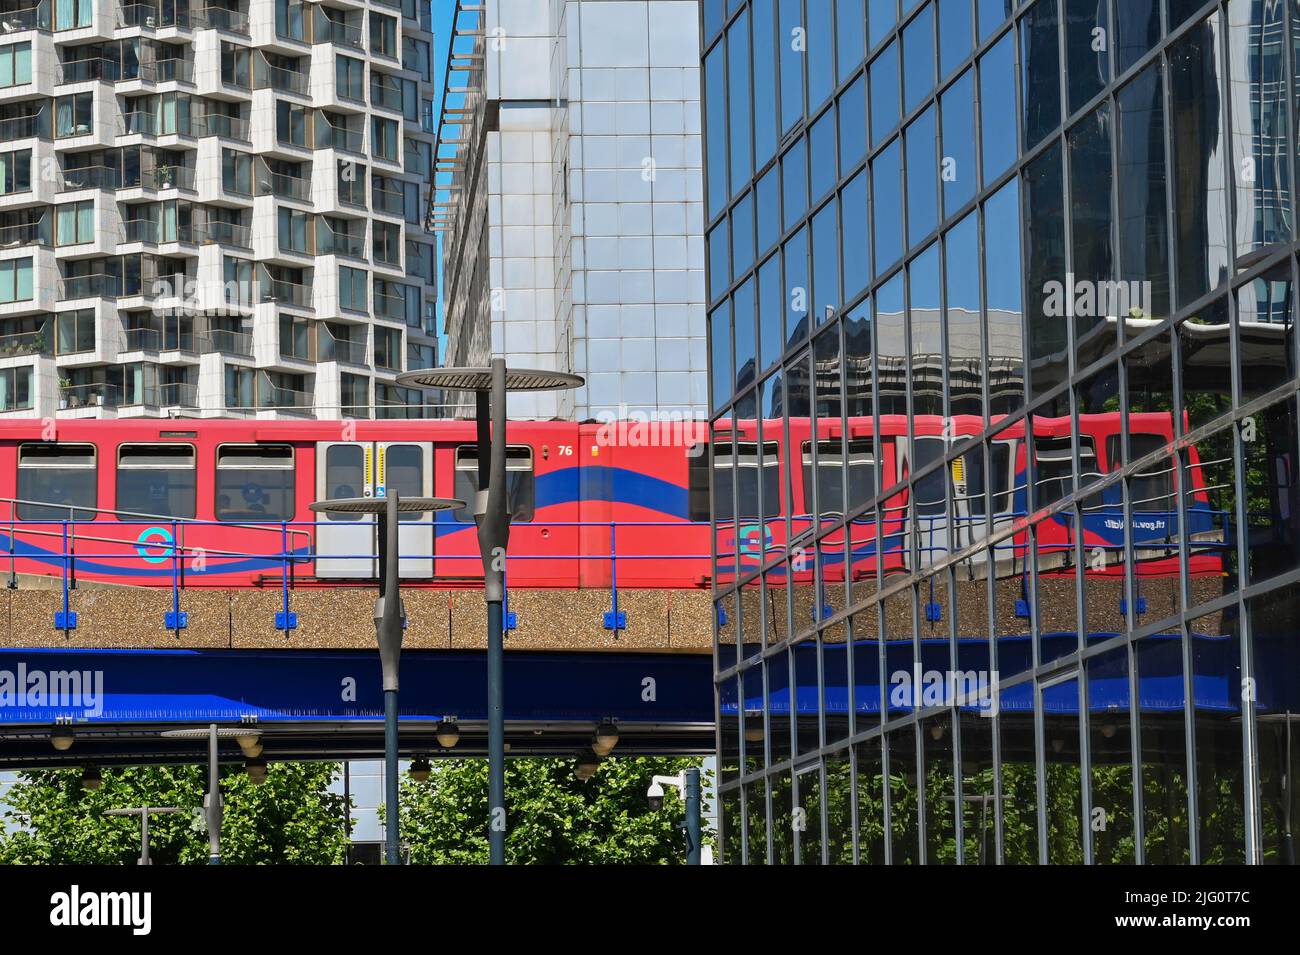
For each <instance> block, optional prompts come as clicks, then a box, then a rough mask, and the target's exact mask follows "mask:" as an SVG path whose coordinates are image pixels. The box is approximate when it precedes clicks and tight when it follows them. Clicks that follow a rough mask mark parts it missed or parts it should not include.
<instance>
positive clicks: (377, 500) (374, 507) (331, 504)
mask: <svg viewBox="0 0 1300 955" xmlns="http://www.w3.org/2000/svg"><path fill="white" fill-rule="evenodd" d="M464 506H465V502H464V501H457V500H455V499H453V498H446V497H399V498H398V501H397V510H398V512H399V513H402V514H418V513H420V512H422V511H449V510H454V509H456V508H462V507H464ZM311 509H312V510H313V511H316V512H317V513H319V512H321V511H329V512H331V513H334V514H386V513H388V498H386V497H340V498H336V499H334V500H332V501H316V502H315V503H313V504H312V505H311Z"/></svg>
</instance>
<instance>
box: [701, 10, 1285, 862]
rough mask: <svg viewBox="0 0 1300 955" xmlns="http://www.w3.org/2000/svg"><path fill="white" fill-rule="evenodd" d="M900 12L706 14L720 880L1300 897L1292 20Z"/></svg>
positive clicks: (1275, 13)
mask: <svg viewBox="0 0 1300 955" xmlns="http://www.w3.org/2000/svg"><path fill="white" fill-rule="evenodd" d="M892 6H894V5H893V4H890V3H869V4H868V3H864V2H861V0H841V2H835V3H826V4H820V3H819V4H812V3H809V4H806V5H805V6H804V8H803V10H802V11H801V12H800V13H796V12H795V11H798V10H799V9H800V5H799V4H797V3H796V4H784V3H778V2H775V0H746V2H743V3H735V4H723V3H721V2H705V3H704V4H703V12H702V17H703V18H702V25H703V37H704V40H703V43H704V45H703V53H702V64H703V77H704V99H705V107H704V112H705V121H704V129H705V147H706V156H707V164H706V185H705V197H706V203H705V204H706V225H705V230H706V235H707V259H708V282H707V285H708V298H709V330H710V354H711V379H710V380H711V389H710V390H711V407H712V419H713V424H712V426H711V427H712V430H711V440H712V442H713V444H714V450H713V454H712V455H711V456H709V457H708V458H701V463H700V469H701V471H704V470H707V469H708V468H709V463H710V462H711V465H712V468H711V470H712V494H713V520H714V522H715V525H716V528H715V554H716V574H715V577H714V580H713V585H714V590H715V596H716V600H717V641H718V643H717V654H718V656H717V660H718V663H717V671H716V681H717V688H718V699H719V709H718V719H719V754H720V758H719V782H720V790H719V792H720V802H721V809H722V833H723V856H724V858H725V859H727V860H728V861H733V862H740V861H750V862H762V861H772V862H793V861H799V862H803V863H816V862H850V861H857V862H894V863H899V862H921V861H927V862H932V863H952V862H964V863H985V862H987V863H993V862H1049V863H1050V862H1063V863H1064V862H1093V863H1132V862H1138V863H1166V862H1270V863H1276V862H1287V861H1294V849H1293V846H1292V842H1291V839H1290V836H1289V835H1288V832H1289V825H1288V823H1287V820H1288V819H1291V818H1295V817H1296V815H1297V813H1300V795H1298V794H1297V791H1296V788H1295V787H1294V786H1293V785H1292V783H1291V781H1290V780H1291V779H1292V773H1291V771H1290V770H1289V769H1288V767H1289V766H1292V765H1295V764H1298V763H1297V761H1300V732H1297V730H1300V726H1293V725H1292V723H1291V721H1292V719H1293V718H1294V717H1292V716H1291V715H1290V714H1292V713H1295V712H1297V711H1300V684H1297V683H1296V681H1295V680H1294V679H1293V678H1292V675H1293V674H1294V673H1295V672H1296V669H1297V666H1300V415H1298V414H1297V391H1298V390H1300V386H1298V384H1297V366H1298V357H1300V352H1298V348H1300V343H1298V342H1297V338H1296V334H1295V308H1296V302H1295V295H1294V287H1295V282H1296V281H1297V275H1296V269H1297V258H1296V255H1297V251H1298V250H1300V244H1297V241H1296V235H1295V229H1294V205H1295V202H1296V200H1297V197H1296V190H1295V188H1294V184H1293V182H1292V179H1291V173H1290V170H1292V169H1293V168H1294V159H1293V157H1291V156H1290V154H1289V150H1290V149H1291V146H1290V143H1291V141H1292V135H1291V131H1290V129H1289V123H1290V122H1291V120H1290V119H1289V116H1290V114H1291V113H1292V112H1293V110H1292V109H1291V108H1290V105H1289V103H1288V97H1291V98H1294V97H1295V96H1296V95H1297V92H1298V90H1297V88H1296V86H1295V84H1294V82H1291V81H1288V80H1287V78H1286V70H1285V57H1286V51H1287V49H1288V47H1290V48H1296V44H1297V43H1300V22H1291V23H1290V24H1288V16H1287V10H1286V7H1287V5H1286V4H1281V3H1276V2H1269V0H1224V2H1222V3H1220V4H1218V5H1213V4H1211V9H1210V11H1209V13H1208V14H1207V15H1205V16H1203V17H1201V18H1200V19H1199V20H1198V21H1197V22H1188V20H1189V16H1190V14H1191V13H1193V12H1195V11H1194V9H1193V8H1195V7H1197V6H1198V5H1197V4H1187V3H1162V2H1161V0H1122V2H1120V0H1116V2H1108V0H1087V2H1081V3H1075V2H1072V0H1066V2H1063V3H1057V2H1054V0H1036V2H1031V3H1026V4H1020V5H1016V4H1012V3H1009V2H1008V3H1005V4H999V3H980V4H976V5H973V6H974V10H972V9H970V8H969V7H968V5H966V4H947V3H939V2H937V0H928V2H917V3H908V4H899V5H898V6H901V7H909V8H910V10H908V11H907V12H904V13H902V14H901V15H895V14H894V13H892V12H891V13H882V11H886V10H888V9H889V8H891V7H892ZM1016 6H1018V7H1019V10H1018V12H1016V13H1015V15H1014V16H1013V11H1012V10H1011V9H1010V8H1012V7H1016ZM1199 6H1204V5H1199ZM1166 8H1167V9H1166ZM1293 21H1294V18H1293ZM793 27H801V28H803V29H804V31H805V33H806V36H807V48H808V51H809V52H808V55H807V56H804V55H802V54H801V53H799V52H797V51H788V50H786V49H785V46H784V44H781V43H779V42H777V40H778V38H779V37H781V36H784V35H786V34H787V33H788V31H789V30H790V29H792V28H793ZM1098 30H1101V31H1103V32H1104V34H1105V35H1106V36H1107V37H1108V39H1109V40H1111V41H1112V42H1109V43H1106V44H1100V45H1099V46H1101V47H1102V49H1100V50H1098V49H1095V48H1094V47H1095V46H1098V44H1094V42H1093V39H1094V37H1095V35H1096V31H1098ZM774 50H775V51H776V52H775V54H774V53H773V51H774ZM936 143H937V146H938V148H937V150H936V149H935V148H934V147H935V145H936ZM936 155H937V157H938V159H939V162H937V163H936ZM1243 171H1245V172H1246V173H1248V174H1243ZM1116 283H1126V285H1125V288H1131V289H1138V290H1140V291H1141V295H1140V297H1139V298H1137V299H1135V300H1125V299H1123V298H1116V297H1115V296H1114V294H1113V293H1114V292H1115V290H1116ZM1061 287H1065V288H1068V289H1070V290H1072V291H1074V290H1077V291H1078V292H1079V293H1080V295H1082V296H1083V297H1082V298H1080V299H1077V300H1076V299H1073V298H1072V299H1071V302H1072V304H1071V306H1070V307H1069V308H1068V309H1066V310H1064V311H1062V310H1061V309H1060V308H1059V307H1058V306H1059V301H1058V302H1055V303H1054V302H1052V301H1051V300H1049V297H1048V295H1049V290H1050V289H1052V288H1058V289H1059V288H1061ZM1078 302H1084V303H1088V302H1091V303H1094V305H1093V307H1082V308H1080V307H1076V305H1077V304H1078ZM1116 302H1120V303H1122V304H1115V303H1116ZM1095 303H1102V304H1095ZM1243 681H1248V682H1246V683H1245V684H1244V685H1247V686H1251V687H1253V688H1254V693H1253V695H1252V694H1249V693H1248V694H1244V695H1243V694H1242V692H1241V687H1242V686H1243ZM849 807H852V809H853V811H849Z"/></svg>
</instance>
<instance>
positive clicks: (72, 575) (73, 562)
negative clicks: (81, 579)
mask: <svg viewBox="0 0 1300 955" xmlns="http://www.w3.org/2000/svg"><path fill="white" fill-rule="evenodd" d="M63 531H64V536H65V538H66V544H67V554H68V586H69V587H70V588H72V589H73V590H76V589H77V520H76V512H75V511H73V509H72V508H68V521H67V523H65V524H64V525H63Z"/></svg>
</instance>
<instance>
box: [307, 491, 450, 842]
mask: <svg viewBox="0 0 1300 955" xmlns="http://www.w3.org/2000/svg"><path fill="white" fill-rule="evenodd" d="M464 506H465V503H464V502H463V501H455V500H450V499H448V498H442V497H402V496H401V495H400V494H398V493H397V492H396V491H390V492H389V493H388V494H387V496H385V497H349V498H336V499H334V500H329V501H317V502H316V503H314V504H312V505H311V509H312V510H313V511H316V512H318V513H319V512H322V511H328V512H329V513H331V514H373V515H375V517H376V519H377V520H376V527H375V533H376V536H377V541H376V548H375V549H376V551H377V552H378V555H379V599H378V600H376V601H375V638H376V639H377V641H378V643H379V665H380V667H381V668H382V670H383V674H384V790H385V799H386V802H387V806H388V818H387V819H386V820H385V824H384V861H385V862H386V863H387V864H388V865H400V864H401V861H402V860H401V847H400V845H399V842H398V819H397V800H398V795H397V784H398V776H397V670H398V661H399V658H400V656H401V653H402V627H403V625H404V624H405V622H406V612H405V610H404V609H403V607H402V596H401V580H400V577H401V573H400V570H399V568H400V563H399V560H398V540H399V534H398V531H399V530H400V525H399V523H398V521H399V520H400V515H401V514H413V513H422V512H424V511H446V510H450V509H453V508H458V507H464Z"/></svg>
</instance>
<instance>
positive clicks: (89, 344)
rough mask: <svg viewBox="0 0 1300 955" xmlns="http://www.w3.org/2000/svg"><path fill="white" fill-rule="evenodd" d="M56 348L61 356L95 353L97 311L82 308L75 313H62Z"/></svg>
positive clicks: (57, 327) (57, 330)
mask: <svg viewBox="0 0 1300 955" xmlns="http://www.w3.org/2000/svg"><path fill="white" fill-rule="evenodd" d="M55 347H56V350H57V352H58V354H60V355H75V354H77V353H79V352H88V351H94V350H95V310H94V309H93V308H80V309H77V310H76V311H74V312H60V313H59V317H58V324H57V326H56V343H55Z"/></svg>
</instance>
